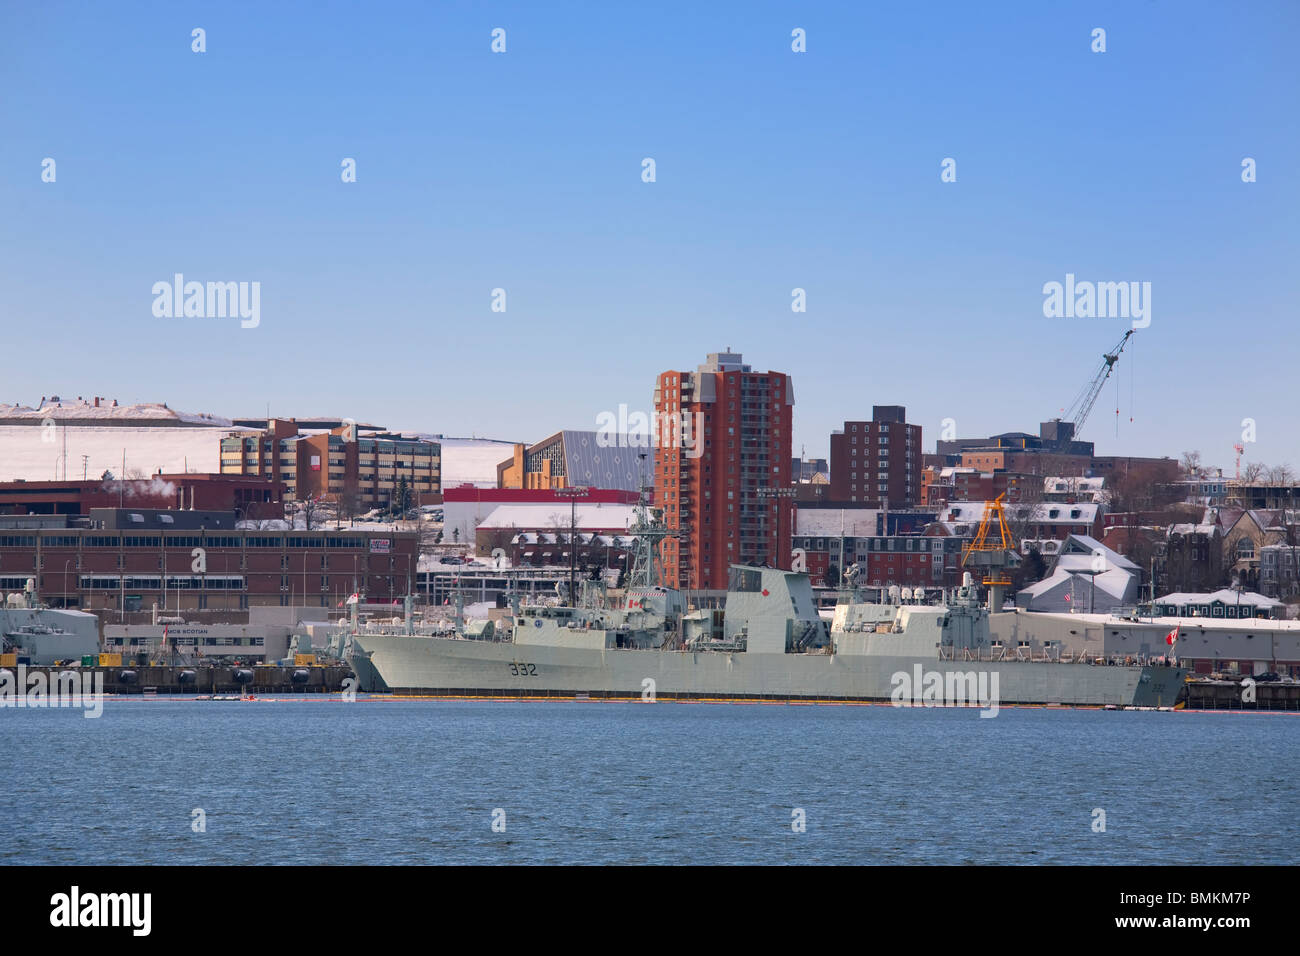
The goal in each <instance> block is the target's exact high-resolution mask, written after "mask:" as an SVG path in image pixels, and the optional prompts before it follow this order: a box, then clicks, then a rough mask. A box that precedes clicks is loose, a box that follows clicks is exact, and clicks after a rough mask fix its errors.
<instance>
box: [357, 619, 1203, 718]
mask: <svg viewBox="0 0 1300 956" xmlns="http://www.w3.org/2000/svg"><path fill="white" fill-rule="evenodd" d="M352 664H353V668H354V669H355V670H356V672H357V675H358V678H359V680H360V684H361V689H362V690H365V691H379V692H383V691H393V692H396V693H409V694H429V695H434V696H460V695H466V696H568V695H573V694H590V695H592V696H618V697H641V696H642V693H643V691H644V690H645V688H646V687H647V686H648V685H646V684H645V681H646V680H647V679H650V680H653V681H654V690H655V693H656V695H657V696H659V697H692V698H728V697H730V698H751V699H757V698H775V699H822V700H836V699H839V700H881V701H887V700H890V699H891V695H892V693H893V691H894V687H895V683H894V675H895V674H896V673H900V672H901V673H906V674H908V675H912V674H914V673H915V667H916V666H917V665H920V666H921V668H922V669H923V671H927V672H931V671H938V672H940V673H946V672H949V671H954V672H961V673H970V672H975V673H976V674H979V673H981V672H983V673H986V674H988V675H989V677H988V680H989V681H991V680H992V675H993V674H996V675H997V678H998V699H999V700H1000V702H1001V703H1002V704H1004V705H1005V704H1062V705H1087V706H1104V705H1115V706H1144V707H1161V706H1164V707H1168V706H1172V705H1173V704H1174V703H1175V701H1176V699H1177V695H1178V693H1179V692H1180V690H1181V689H1182V686H1183V679H1184V677H1185V675H1186V671H1184V670H1182V669H1180V668H1176V667H1163V666H1148V667H1139V666H1132V667H1125V666H1096V665H1091V664H1081V663H1068V664H1062V663H1049V662H1027V661H1011V662H1007V661H999V662H996V663H991V662H988V661H978V662H977V661H941V660H939V659H937V658H921V657H918V656H887V655H874V654H873V655H854V654H838V655H829V654H753V653H743V652H736V653H726V652H720V651H701V652H690V651H662V650H623V649H606V650H592V649H580V648H566V647H552V646H545V645H527V644H511V643H496V642H485V641H470V640H458V639H448V638H437V637H423V636H403V635H364V634H363V635H358V636H357V637H355V638H354V639H353V655H352ZM512 665H514V666H513V668H512ZM520 665H525V666H523V667H521V666H520ZM512 671H513V672H512ZM515 672H527V676H524V674H523V673H515Z"/></svg>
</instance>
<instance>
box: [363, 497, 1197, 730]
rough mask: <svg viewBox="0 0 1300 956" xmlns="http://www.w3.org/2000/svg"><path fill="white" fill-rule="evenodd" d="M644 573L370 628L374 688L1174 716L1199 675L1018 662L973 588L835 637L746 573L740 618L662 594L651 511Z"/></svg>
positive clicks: (1146, 667) (1157, 662) (646, 518)
mask: <svg viewBox="0 0 1300 956" xmlns="http://www.w3.org/2000/svg"><path fill="white" fill-rule="evenodd" d="M630 533H631V534H632V535H634V536H635V537H636V538H637V541H638V545H637V553H636V561H635V565H634V569H633V571H632V574H631V576H630V578H629V580H628V583H627V587H626V588H625V589H623V590H622V591H621V592H619V593H617V596H616V597H613V598H611V597H609V596H608V595H607V594H606V593H605V591H604V588H603V587H601V586H599V585H597V584H592V585H591V586H589V587H587V588H586V589H585V591H584V595H583V599H582V600H572V601H569V602H568V603H567V604H564V605H561V606H546V605H538V606H524V607H521V606H519V605H518V603H517V602H515V603H513V604H512V607H511V614H510V617H509V619H508V626H507V627H486V628H485V627H482V626H481V625H480V626H479V627H478V628H476V629H474V630H470V629H463V628H462V629H453V630H452V631H450V632H448V631H446V630H445V629H443V630H442V632H441V633H420V631H419V629H418V628H417V626H416V625H415V624H414V622H413V621H412V619H411V615H410V614H409V613H408V614H407V618H406V622H405V624H404V626H389V627H384V628H367V627H362V626H359V625H354V626H353V627H352V628H351V629H350V633H348V634H347V636H346V638H345V639H344V640H345V654H346V658H347V660H348V661H349V662H350V664H351V665H352V668H353V670H354V671H355V672H356V674H357V677H358V681H359V684H360V689H361V690H362V691H367V692H372V693H393V694H397V695H419V696H434V697H557V698H575V697H576V698H593V699H594V698H629V699H638V698H639V699H642V700H656V699H660V698H665V699H674V698H676V699H704V700H709V699H729V700H789V701H798V700H808V701H811V700H825V701H863V702H867V701H880V702H890V703H893V704H897V705H907V706H917V705H919V706H933V705H941V704H955V705H967V706H972V705H973V706H980V707H984V708H986V709H988V708H992V709H993V710H994V712H996V707H997V706H999V705H1062V706H1098V707H1143V708H1167V707H1172V706H1173V705H1174V704H1175V702H1176V700H1177V698H1178V695H1179V693H1180V691H1181V690H1182V689H1183V684H1184V681H1185V678H1186V675H1187V671H1186V670H1185V669H1183V668H1180V667H1177V666H1175V665H1173V664H1172V663H1170V662H1169V661H1167V660H1165V659H1163V658H1151V659H1146V658H1143V659H1139V660H1132V659H1129V660H1127V661H1125V660H1120V661H1114V660H1110V661H1105V660H1099V659H1098V658H1096V657H1093V656H1089V655H1086V654H1083V653H1070V652H1067V651H1065V650H1064V649H1063V648H1062V647H1060V646H1059V645H1057V646H1054V647H1053V646H1051V645H1050V644H1049V645H1048V646H1045V647H1041V648H1038V647H1023V646H1017V647H1014V648H1011V647H1007V646H1005V645H1004V642H1002V641H1000V640H998V639H997V638H996V637H994V636H993V634H992V633H991V631H990V626H989V611H988V609H987V608H985V607H983V606H981V605H980V603H979V602H978V600H977V597H976V595H977V590H976V588H975V587H974V585H973V584H972V582H971V581H970V578H969V576H967V578H966V581H965V583H964V585H963V586H962V587H960V588H957V589H954V590H953V591H951V592H949V593H948V594H947V595H946V597H945V600H944V602H943V603H942V604H934V605H931V604H923V603H904V602H902V601H901V600H900V601H898V602H894V601H890V602H888V603H880V602H872V601H867V600H863V599H862V598H861V597H860V596H859V595H858V594H857V593H856V592H854V591H853V590H852V589H849V590H846V591H845V592H844V593H842V595H841V598H840V601H839V603H838V604H837V606H836V607H835V611H834V616H833V618H832V619H831V620H830V621H829V622H828V621H826V620H825V619H823V617H822V616H821V614H820V613H819V611H818V608H817V606H816V602H815V600H814V596H813V591H812V585H811V582H810V580H809V577H808V575H807V574H806V573H801V572H794V571H785V570H781V569H776V568H767V567H750V566H743V565H734V566H732V568H731V569H730V579H729V582H728V590H727V595H726V604H725V608H708V607H705V608H696V607H692V606H690V605H688V604H687V602H686V596H685V595H684V594H683V593H682V592H680V591H678V590H676V589H673V588H670V587H666V586H665V585H664V584H663V583H662V574H661V567H660V563H659V560H658V554H659V545H660V543H661V542H662V540H663V538H664V537H666V536H667V534H668V533H669V532H668V531H667V529H666V528H665V527H664V526H663V524H662V521H661V519H660V518H659V516H658V515H657V514H653V515H652V514H651V513H650V512H649V511H648V510H647V509H645V508H644V507H643V508H641V509H640V511H639V514H638V520H637V523H636V525H635V526H634V527H633V528H632V529H631V530H630Z"/></svg>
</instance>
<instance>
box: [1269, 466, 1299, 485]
mask: <svg viewBox="0 0 1300 956" xmlns="http://www.w3.org/2000/svg"><path fill="white" fill-rule="evenodd" d="M1267 474H1268V483H1269V484H1270V485H1276V486H1279V487H1284V486H1286V485H1292V484H1295V471H1294V470H1293V469H1292V468H1291V466H1290V465H1287V464H1281V465H1274V466H1273V467H1272V468H1270V469H1268V472H1267Z"/></svg>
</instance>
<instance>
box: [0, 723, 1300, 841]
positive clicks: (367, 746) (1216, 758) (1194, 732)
mask: <svg viewBox="0 0 1300 956" xmlns="http://www.w3.org/2000/svg"><path fill="white" fill-rule="evenodd" d="M0 753H2V754H3V755H4V763H5V765H6V767H7V768H8V770H9V774H8V775H7V776H8V779H7V785H6V786H5V788H4V792H3V794H0V825H3V829H4V832H5V834H6V839H5V840H4V841H3V843H0V864H8V865H12V864H30V863H48V864H73V863H81V864H89V863H108V864H113V863H141V864H147V863H174V864H227V863H309V864H346V863H406V864H413V863H503V864H504V863H633V864H662V863H751V862H752V863H777V864H807V863H864V864H875V863H930V864H970V863H1036V864H1063V863H1095V864H1110V863H1114V864H1157V863H1159V864H1185V863H1220V864H1234V863H1241V864H1251V863H1286V864H1294V863H1297V862H1300V834H1297V828H1296V823H1295V808H1296V807H1297V806H1300V783H1298V782H1297V776H1296V774H1295V770H1294V768H1295V765H1296V758H1297V757H1298V756H1300V718H1297V717H1295V716H1287V715H1281V714H1203V713H1145V712H1144V713H1138V712H1105V711H1069V710H1063V711H1062V710H1030V709H1025V710H1003V711H1002V712H1001V713H1000V714H999V715H998V716H997V717H996V718H993V719H987V718H984V719H982V718H980V717H979V712H978V711H976V710H920V709H917V710H907V709H904V710H896V709H894V708H891V707H861V706H856V707H855V706H790V705H780V706H771V705H740V704H718V705H710V704H679V703H669V702H662V703H658V704H654V705H646V704H639V703H579V702H547V703H523V702H508V703H506V702H501V703H498V702H473V701H464V702H461V701H446V702H440V701H388V700H376V699H370V700H367V699H361V700H358V701H356V702H355V703H343V702H341V701H338V700H325V699H322V698H314V699H313V698H297V699H289V700H281V701H277V702H247V703H245V702H229V703H225V702H195V701H188V700H187V701H171V700H153V701H146V700H138V699H137V700H129V699H128V700H112V699H110V700H109V701H107V702H106V704H105V711H104V714H103V716H102V717H101V718H99V719H96V720H87V719H85V718H84V717H83V716H82V714H81V712H80V711H78V710H9V709H6V710H0ZM195 809H201V810H202V811H203V813H204V815H205V818H206V831H205V832H201V833H196V832H194V831H193V828H192V820H193V818H194V817H193V811H194V810H195ZM497 809H500V810H502V811H504V823H505V832H494V831H493V828H492V824H493V819H494V811H495V810H497ZM796 809H799V810H802V811H803V816H804V819H805V820H806V829H805V831H804V832H795V831H794V830H793V829H792V826H791V823H792V821H793V820H794V819H796V815H795V810H796ZM1094 809H1101V810H1104V811H1105V814H1106V818H1105V823H1106V829H1105V832H1094V829H1093V826H1094V818H1095V817H1094ZM497 819H498V820H500V815H498V816H497Z"/></svg>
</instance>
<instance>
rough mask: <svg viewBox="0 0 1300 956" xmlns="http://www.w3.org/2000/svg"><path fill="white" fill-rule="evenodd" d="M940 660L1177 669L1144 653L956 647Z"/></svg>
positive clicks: (941, 651) (941, 654)
mask: <svg viewBox="0 0 1300 956" xmlns="http://www.w3.org/2000/svg"><path fill="white" fill-rule="evenodd" d="M939 660H941V661H985V662H987V663H990V664H993V663H998V662H1006V663H1014V662H1017V661H1023V662H1025V663H1032V664H1091V665H1093V666H1098V667H1147V666H1154V667H1177V666H1178V664H1177V663H1176V662H1175V661H1171V660H1170V659H1169V658H1167V657H1159V656H1144V655H1141V654H1124V655H1114V654H1112V655H1108V656H1099V655H1097V654H1089V653H1087V652H1086V651H1077V652H1072V651H1061V650H1057V651H1056V652H1055V653H1053V652H1051V651H1041V652H1039V653H1035V652H1034V651H1033V650H1032V649H1031V648H1028V647H1003V648H996V649H989V650H988V651H985V650H982V649H978V648H977V649H974V650H972V649H971V648H969V647H963V648H952V647H940V648H939Z"/></svg>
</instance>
